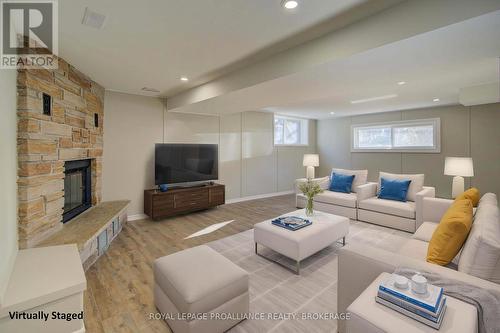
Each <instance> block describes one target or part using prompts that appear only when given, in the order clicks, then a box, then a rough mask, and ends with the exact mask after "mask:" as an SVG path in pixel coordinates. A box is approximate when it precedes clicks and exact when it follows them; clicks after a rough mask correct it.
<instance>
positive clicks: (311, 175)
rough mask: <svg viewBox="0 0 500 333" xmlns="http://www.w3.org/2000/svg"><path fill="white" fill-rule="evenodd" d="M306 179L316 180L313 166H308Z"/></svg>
mask: <svg viewBox="0 0 500 333" xmlns="http://www.w3.org/2000/svg"><path fill="white" fill-rule="evenodd" d="M306 178H307V179H313V178H314V167H313V166H308V167H307V169H306Z"/></svg>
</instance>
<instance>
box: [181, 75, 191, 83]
mask: <svg viewBox="0 0 500 333" xmlns="http://www.w3.org/2000/svg"><path fill="white" fill-rule="evenodd" d="M181 81H184V82H187V81H189V79H188V78H187V77H185V76H183V77H181Z"/></svg>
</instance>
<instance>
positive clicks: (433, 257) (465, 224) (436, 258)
mask: <svg viewBox="0 0 500 333" xmlns="http://www.w3.org/2000/svg"><path fill="white" fill-rule="evenodd" d="M471 226H472V202H471V201H470V200H469V199H463V200H458V199H457V200H455V201H454V202H453V203H452V204H451V206H450V208H448V210H447V211H446V213H445V214H444V215H443V217H442V218H441V221H440V222H439V225H438V226H437V228H436V230H434V233H433V234H432V238H431V240H430V242H429V247H428V248H427V261H428V262H430V263H434V264H438V265H441V266H444V265H447V264H449V263H450V262H451V261H452V260H453V258H455V256H456V255H457V253H458V252H459V251H460V249H461V248H462V245H463V244H464V242H465V240H466V239H467V235H468V234H469V231H470V229H471Z"/></svg>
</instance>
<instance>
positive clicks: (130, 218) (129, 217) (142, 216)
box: [127, 214, 148, 221]
mask: <svg viewBox="0 0 500 333" xmlns="http://www.w3.org/2000/svg"><path fill="white" fill-rule="evenodd" d="M147 218H148V216H147V215H146V214H134V215H127V221H135V220H144V219H147Z"/></svg>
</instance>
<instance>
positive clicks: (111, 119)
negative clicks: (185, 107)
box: [102, 91, 163, 215]
mask: <svg viewBox="0 0 500 333" xmlns="http://www.w3.org/2000/svg"><path fill="white" fill-rule="evenodd" d="M162 141H163V104H162V101H161V100H160V99H156V98H149V97H141V96H135V95H127V94H120V93H114V92H109V91H106V96H105V99H104V157H103V174H102V184H103V186H102V195H103V200H104V201H110V200H122V199H128V200H131V206H130V208H129V211H128V213H129V215H131V214H139V213H142V212H143V197H144V193H143V191H144V190H145V189H148V188H153V187H154V183H155V180H154V147H155V146H154V144H155V143H161V142H162Z"/></svg>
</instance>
